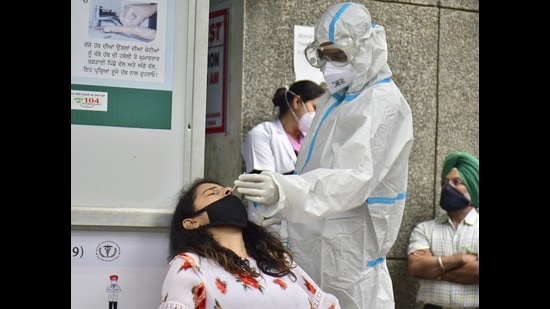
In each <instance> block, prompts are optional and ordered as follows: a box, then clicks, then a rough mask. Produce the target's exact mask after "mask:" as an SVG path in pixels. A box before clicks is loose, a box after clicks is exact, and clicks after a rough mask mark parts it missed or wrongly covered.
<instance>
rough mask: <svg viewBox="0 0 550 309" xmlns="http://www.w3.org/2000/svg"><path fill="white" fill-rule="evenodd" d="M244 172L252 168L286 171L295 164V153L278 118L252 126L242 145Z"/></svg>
mask: <svg viewBox="0 0 550 309" xmlns="http://www.w3.org/2000/svg"><path fill="white" fill-rule="evenodd" d="M242 155H243V159H244V162H245V164H246V172H247V173H250V171H252V170H253V169H256V170H260V171H273V172H277V173H281V174H284V173H288V172H292V171H294V167H295V166H296V160H297V157H296V153H294V149H293V148H292V145H291V144H290V141H289V140H288V136H287V135H286V132H285V129H284V128H283V125H282V123H281V121H280V120H279V119H275V120H273V121H265V122H262V123H260V124H258V125H257V126H255V127H254V128H252V129H251V130H250V131H249V132H248V134H247V135H246V137H245V139H244V141H243V145H242Z"/></svg>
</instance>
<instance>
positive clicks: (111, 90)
mask: <svg viewBox="0 0 550 309" xmlns="http://www.w3.org/2000/svg"><path fill="white" fill-rule="evenodd" d="M174 7H175V0H154V1H152V2H140V1H127V0H72V2H71V110H72V114H71V120H72V123H73V124H88V125H108V126H121V127H138V128H139V127H142V128H157V129H170V127H171V104H172V75H173V70H172V67H173V45H174V34H173V23H174V14H173V13H174Z"/></svg>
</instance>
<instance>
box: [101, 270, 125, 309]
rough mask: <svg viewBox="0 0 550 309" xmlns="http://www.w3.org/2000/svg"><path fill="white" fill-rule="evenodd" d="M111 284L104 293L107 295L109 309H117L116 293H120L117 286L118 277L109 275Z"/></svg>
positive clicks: (120, 290)
mask: <svg viewBox="0 0 550 309" xmlns="http://www.w3.org/2000/svg"><path fill="white" fill-rule="evenodd" d="M109 279H111V283H110V284H109V285H108V286H107V289H106V290H105V292H107V293H109V309H117V304H118V293H120V292H122V289H121V288H120V285H118V276H117V275H110V276H109Z"/></svg>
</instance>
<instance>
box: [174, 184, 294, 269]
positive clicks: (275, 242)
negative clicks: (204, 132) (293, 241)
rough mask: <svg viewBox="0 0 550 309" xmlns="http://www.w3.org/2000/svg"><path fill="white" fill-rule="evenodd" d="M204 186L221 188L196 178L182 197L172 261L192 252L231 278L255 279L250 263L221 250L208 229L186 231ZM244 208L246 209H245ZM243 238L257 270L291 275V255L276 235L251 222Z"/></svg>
mask: <svg viewBox="0 0 550 309" xmlns="http://www.w3.org/2000/svg"><path fill="white" fill-rule="evenodd" d="M205 183H213V184H217V185H220V186H221V184H220V183H219V182H218V181H215V180H212V179H207V178H197V179H195V180H194V181H193V182H192V183H191V184H189V185H188V186H187V187H186V188H183V189H182V191H181V192H180V194H179V199H178V203H177V205H176V209H175V210H174V215H173V216H172V224H171V227H170V241H169V251H170V256H169V260H171V259H172V258H174V257H175V256H176V255H178V254H181V253H184V252H193V253H196V254H197V255H199V256H201V257H206V258H209V259H212V260H214V261H217V262H218V263H219V264H220V265H221V266H222V267H223V268H225V270H227V271H228V272H230V273H232V274H243V275H248V276H253V277H258V276H260V273H258V272H257V271H256V270H255V269H253V268H251V267H250V265H249V264H248V261H247V260H243V259H241V258H240V257H239V256H238V255H237V254H235V252H233V251H232V250H230V249H227V248H225V247H222V246H220V245H219V244H218V243H217V242H216V241H215V240H214V237H213V236H212V234H211V233H210V232H208V231H207V230H206V229H205V228H197V229H194V230H187V229H184V228H183V220H184V219H185V218H188V216H189V215H190V214H192V213H193V212H195V204H194V202H195V198H196V196H197V188H198V187H199V186H200V185H202V184H205ZM243 207H244V205H243ZM243 238H244V243H245V246H246V250H247V252H248V254H249V255H250V256H251V257H253V258H254V259H255V260H256V263H257V264H258V267H259V268H260V269H261V270H262V271H263V272H264V273H267V274H269V275H272V276H274V277H282V276H285V275H291V276H292V277H293V278H294V279H295V278H296V276H295V275H294V273H292V267H291V266H292V262H293V256H292V252H291V251H290V250H289V249H288V248H287V247H285V246H284V245H283V243H282V242H281V240H280V239H279V238H278V237H277V235H276V234H272V233H270V232H269V231H268V230H266V229H265V228H264V227H262V226H259V225H257V224H255V223H254V222H251V221H250V220H248V225H247V227H246V228H244V229H243Z"/></svg>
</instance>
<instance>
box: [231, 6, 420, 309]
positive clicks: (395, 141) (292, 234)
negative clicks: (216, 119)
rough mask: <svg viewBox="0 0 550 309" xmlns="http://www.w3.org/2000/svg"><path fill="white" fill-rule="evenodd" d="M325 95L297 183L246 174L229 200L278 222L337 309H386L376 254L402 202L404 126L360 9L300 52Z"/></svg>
mask: <svg viewBox="0 0 550 309" xmlns="http://www.w3.org/2000/svg"><path fill="white" fill-rule="evenodd" d="M305 51H306V58H307V60H308V61H309V63H310V64H311V65H312V66H314V67H317V68H320V70H321V72H322V73H323V77H324V79H325V81H326V83H327V85H328V89H329V91H330V93H331V96H330V97H328V98H327V100H324V98H325V97H323V98H322V99H321V100H319V105H318V107H317V111H316V113H317V114H316V116H315V118H314V119H313V123H312V126H311V129H310V131H309V133H308V135H307V137H306V138H305V140H304V143H303V144H302V149H301V151H300V155H299V156H298V160H297V163H296V172H297V175H282V174H278V173H273V172H267V171H266V172H263V173H262V174H246V175H241V176H239V179H238V180H236V181H235V185H236V186H237V192H239V193H240V194H243V195H244V197H245V198H246V199H247V200H249V201H252V202H256V203H260V204H263V205H261V206H258V207H257V208H256V210H257V211H258V212H259V213H261V214H262V215H264V216H268V217H269V216H273V217H274V218H280V219H284V220H287V221H288V238H289V244H290V249H291V250H292V251H293V252H294V256H295V258H296V261H298V262H299V264H300V265H302V266H303V267H304V269H305V270H306V271H307V272H308V273H309V274H310V275H311V277H312V278H313V279H314V280H315V281H316V282H318V283H319V284H320V285H321V287H322V288H323V289H324V290H325V291H328V292H330V293H332V294H333V295H335V296H336V297H337V298H338V300H339V301H340V304H341V305H342V308H346V309H393V308H395V302H394V295H393V287H392V281H391V277H390V273H389V270H388V266H387V264H386V255H387V254H388V252H389V251H390V249H391V248H392V246H393V244H394V243H395V240H396V238H397V234H398V232H399V227H400V225H401V219H402V216H403V210H404V208H405V198H406V196H407V177H408V161H409V155H410V152H411V147H412V145H413V119H412V113H411V109H410V107H409V104H408V103H407V100H406V99H405V97H404V96H403V94H402V93H401V91H400V90H399V88H398V87H397V85H396V84H395V83H394V81H393V79H392V72H391V70H390V68H389V66H388V63H387V57H388V49H387V43H386V34H385V30H384V27H383V26H381V25H377V24H373V23H372V20H371V16H370V13H369V11H368V10H367V8H366V7H365V6H364V5H363V4H360V3H353V2H345V3H339V4H336V5H334V6H332V7H331V8H330V9H329V10H328V11H327V12H326V13H325V14H323V16H321V18H320V19H319V21H318V22H317V24H316V26H315V41H314V42H312V43H311V44H310V45H308V47H307V48H306V50H305Z"/></svg>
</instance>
